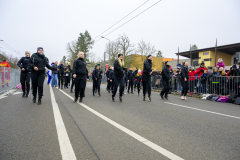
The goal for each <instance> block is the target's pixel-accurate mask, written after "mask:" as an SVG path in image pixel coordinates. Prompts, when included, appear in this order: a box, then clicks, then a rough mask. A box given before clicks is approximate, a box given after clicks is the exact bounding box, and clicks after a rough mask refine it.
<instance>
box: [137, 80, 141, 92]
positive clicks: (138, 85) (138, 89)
mask: <svg viewBox="0 0 240 160" xmlns="http://www.w3.org/2000/svg"><path fill="white" fill-rule="evenodd" d="M136 84H137V91H138V93H140V90H141V82H138V83H136Z"/></svg>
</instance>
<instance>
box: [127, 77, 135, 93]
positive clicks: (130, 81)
mask: <svg viewBox="0 0 240 160" xmlns="http://www.w3.org/2000/svg"><path fill="white" fill-rule="evenodd" d="M133 84H134V79H129V84H128V92H129V90H130V88H131V92H133Z"/></svg>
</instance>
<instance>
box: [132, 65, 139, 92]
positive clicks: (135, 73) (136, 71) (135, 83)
mask: <svg viewBox="0 0 240 160" xmlns="http://www.w3.org/2000/svg"><path fill="white" fill-rule="evenodd" d="M137 74H138V69H137V68H135V71H134V76H135V77H134V78H135V82H134V86H133V88H134V91H135V89H136V88H137V81H136V79H137Z"/></svg>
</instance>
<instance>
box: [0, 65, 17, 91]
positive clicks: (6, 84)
mask: <svg viewBox="0 0 240 160" xmlns="http://www.w3.org/2000/svg"><path fill="white" fill-rule="evenodd" d="M20 72H21V71H20V70H19V69H14V68H6V67H2V66H0V81H1V86H0V94H1V93H3V92H6V91H8V90H10V89H12V88H15V87H16V86H17V85H18V84H19V83H20Z"/></svg>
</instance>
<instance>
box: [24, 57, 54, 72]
mask: <svg viewBox="0 0 240 160" xmlns="http://www.w3.org/2000/svg"><path fill="white" fill-rule="evenodd" d="M28 66H29V69H30V70H32V71H35V70H34V67H37V68H38V70H39V71H42V70H43V71H44V70H45V67H47V68H48V69H50V70H52V71H55V70H56V69H55V68H52V67H51V66H50V65H49V64H48V58H47V57H45V55H40V54H39V53H34V54H32V56H31V58H30V60H29V64H28Z"/></svg>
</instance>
